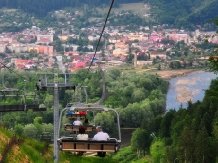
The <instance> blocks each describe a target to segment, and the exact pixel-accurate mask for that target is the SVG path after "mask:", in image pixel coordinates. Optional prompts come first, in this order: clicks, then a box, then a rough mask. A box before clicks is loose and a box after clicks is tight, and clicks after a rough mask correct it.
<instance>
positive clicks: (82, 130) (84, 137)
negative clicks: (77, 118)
mask: <svg viewBox="0 0 218 163" xmlns="http://www.w3.org/2000/svg"><path fill="white" fill-rule="evenodd" d="M85 131H86V129H85V127H83V126H81V127H80V128H79V134H78V135H77V137H76V139H77V140H88V138H89V137H88V134H85Z"/></svg>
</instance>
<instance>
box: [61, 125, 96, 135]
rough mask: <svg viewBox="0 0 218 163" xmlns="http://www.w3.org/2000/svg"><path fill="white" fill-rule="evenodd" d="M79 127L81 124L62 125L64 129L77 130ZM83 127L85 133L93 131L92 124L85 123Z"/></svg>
mask: <svg viewBox="0 0 218 163" xmlns="http://www.w3.org/2000/svg"><path fill="white" fill-rule="evenodd" d="M80 127H81V126H78V125H72V124H66V125H65V126H64V129H65V130H66V131H79V128H80ZM84 127H85V128H86V133H87V132H92V131H93V126H92V125H86V126H84Z"/></svg>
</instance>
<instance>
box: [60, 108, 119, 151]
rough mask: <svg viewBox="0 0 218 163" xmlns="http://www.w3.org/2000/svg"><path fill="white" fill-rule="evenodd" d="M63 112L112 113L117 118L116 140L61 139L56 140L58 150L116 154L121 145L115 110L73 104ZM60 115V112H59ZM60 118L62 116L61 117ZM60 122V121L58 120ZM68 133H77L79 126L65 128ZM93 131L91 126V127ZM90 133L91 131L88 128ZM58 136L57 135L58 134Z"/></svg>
mask: <svg viewBox="0 0 218 163" xmlns="http://www.w3.org/2000/svg"><path fill="white" fill-rule="evenodd" d="M65 110H71V111H73V112H74V111H105V112H108V111H113V112H115V113H116V116H117V128H118V138H110V139H109V140H107V141H96V140H92V139H88V140H77V139H76V138H75V137H61V138H58V139H57V142H58V146H59V149H60V150H62V151H72V152H117V151H119V149H120V145H121V130H120V121H119V114H118V113H117V111H116V110H114V109H111V108H107V107H105V106H103V105H98V104H75V105H72V106H70V107H66V108H65ZM61 115H62V112H61ZM61 117H62V116H61ZM60 122H61V119H60ZM65 127H66V128H67V129H66V130H70V131H78V127H79V126H71V125H69V126H65ZM59 129H60V123H59ZM92 129H93V126H92ZM89 130H90V131H92V130H91V129H90V128H89ZM58 135H59V133H58Z"/></svg>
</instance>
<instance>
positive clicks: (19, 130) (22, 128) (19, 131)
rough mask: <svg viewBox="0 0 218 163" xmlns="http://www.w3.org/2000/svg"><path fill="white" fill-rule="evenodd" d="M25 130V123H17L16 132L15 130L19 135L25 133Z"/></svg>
mask: <svg viewBox="0 0 218 163" xmlns="http://www.w3.org/2000/svg"><path fill="white" fill-rule="evenodd" d="M23 131H24V126H23V125H21V124H17V125H15V127H14V132H15V133H16V134H17V135H19V136H21V135H22V134H23Z"/></svg>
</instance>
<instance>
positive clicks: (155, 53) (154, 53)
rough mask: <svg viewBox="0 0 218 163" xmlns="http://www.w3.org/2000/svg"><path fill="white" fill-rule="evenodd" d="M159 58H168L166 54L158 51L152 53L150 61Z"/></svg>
mask: <svg viewBox="0 0 218 163" xmlns="http://www.w3.org/2000/svg"><path fill="white" fill-rule="evenodd" d="M157 57H159V58H161V59H166V58H167V55H166V52H157V51H152V52H150V59H156V58H157Z"/></svg>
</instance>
